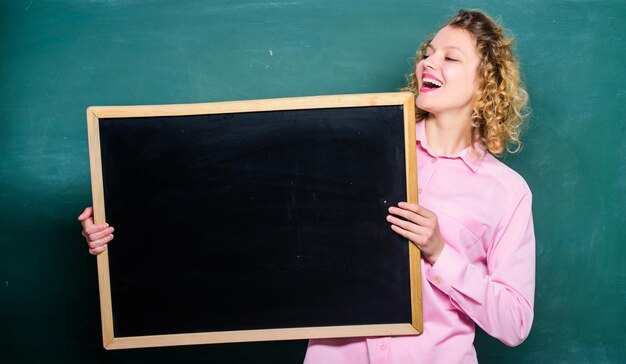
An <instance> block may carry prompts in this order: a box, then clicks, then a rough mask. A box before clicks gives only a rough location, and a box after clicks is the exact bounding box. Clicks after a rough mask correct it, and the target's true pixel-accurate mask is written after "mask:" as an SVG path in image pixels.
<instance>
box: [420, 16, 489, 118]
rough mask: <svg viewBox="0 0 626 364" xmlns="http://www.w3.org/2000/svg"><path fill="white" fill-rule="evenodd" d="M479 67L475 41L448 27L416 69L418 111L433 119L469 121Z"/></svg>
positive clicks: (429, 48) (464, 32)
mask: <svg viewBox="0 0 626 364" xmlns="http://www.w3.org/2000/svg"><path fill="white" fill-rule="evenodd" d="M479 64H480V58H479V55H478V50H477V49H476V40H475V39H474V37H473V36H472V35H471V34H470V33H469V32H467V31H466V30H463V29H459V28H453V27H450V26H446V27H445V28H443V29H441V30H440V31H439V33H437V35H436V36H435V38H433V40H432V41H431V42H430V44H429V45H428V48H427V49H426V52H425V53H424V58H423V59H422V60H421V61H420V62H419V63H418V64H417V66H416V69H415V75H416V76H417V81H418V87H419V93H418V96H417V99H416V105H417V107H418V108H420V109H422V110H425V111H428V112H429V113H431V114H433V115H435V116H437V115H438V114H443V113H446V114H452V115H454V114H455V113H459V114H458V115H459V116H461V117H463V118H468V117H470V116H471V113H472V106H473V105H472V101H473V97H474V95H475V94H476V92H477V91H478V87H479V83H480V79H479V76H478V66H479Z"/></svg>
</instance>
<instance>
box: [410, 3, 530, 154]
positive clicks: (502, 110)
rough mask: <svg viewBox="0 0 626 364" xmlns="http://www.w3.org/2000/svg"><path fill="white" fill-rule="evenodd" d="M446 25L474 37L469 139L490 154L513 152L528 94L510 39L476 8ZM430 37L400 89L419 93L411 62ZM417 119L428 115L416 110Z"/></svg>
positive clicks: (518, 145)
mask: <svg viewBox="0 0 626 364" xmlns="http://www.w3.org/2000/svg"><path fill="white" fill-rule="evenodd" d="M446 26H451V27H454V28H458V29H464V30H466V31H468V32H469V33H470V34H472V35H473V37H474V38H475V39H476V47H477V50H478V54H479V56H480V59H481V61H480V65H479V66H478V74H479V76H480V86H479V87H478V92H477V93H476V96H475V98H474V105H473V111H472V116H471V120H472V142H473V143H475V142H480V143H482V144H483V145H484V146H485V147H486V148H487V150H488V151H489V152H491V153H492V154H494V155H502V154H503V153H504V151H505V150H506V151H508V152H509V153H517V152H518V151H519V150H520V149H521V148H522V142H521V141H520V133H521V128H522V125H523V123H524V120H525V119H526V118H527V116H528V115H529V110H528V109H527V108H526V103H527V102H528V94H527V93H526V90H525V89H524V86H523V84H522V82H521V80H520V72H519V65H518V62H517V60H516V59H515V56H514V55H513V49H512V45H513V39H512V38H507V37H506V36H505V34H504V29H503V28H502V27H501V26H499V25H498V24H497V23H496V22H495V21H493V20H492V19H491V18H490V17H489V16H487V15H486V14H484V13H483V12H481V11H477V10H461V11H459V13H458V14H457V15H456V16H455V17H453V18H452V19H450V20H449V21H448V22H447V23H446ZM432 39H433V38H432V37H430V38H429V39H427V40H426V41H425V42H424V43H422V44H421V45H420V47H419V49H418V51H417V54H416V56H415V65H414V67H413V71H412V72H411V73H409V74H408V75H407V85H406V86H405V87H404V88H402V90H403V91H411V92H413V93H415V95H417V94H419V89H418V82H417V76H416V74H415V66H416V65H417V63H419V62H420V61H421V60H422V59H423V56H424V53H425V52H426V48H427V47H428V45H429V44H430V42H431V41H432ZM416 116H417V120H421V119H423V118H425V117H426V116H428V112H427V111H425V110H421V109H417V110H416Z"/></svg>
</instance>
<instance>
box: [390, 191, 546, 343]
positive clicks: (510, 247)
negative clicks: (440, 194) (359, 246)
mask: <svg viewBox="0 0 626 364" xmlns="http://www.w3.org/2000/svg"><path fill="white" fill-rule="evenodd" d="M513 201H514V203H512V206H511V208H510V209H509V211H507V213H506V214H505V216H504V217H503V218H502V220H501V222H500V224H499V225H498V227H497V228H496V232H495V237H494V241H493V242H492V243H491V244H490V246H489V249H488V251H487V267H486V270H485V267H484V265H478V264H471V263H470V262H469V261H468V260H467V258H466V257H465V255H464V254H463V253H462V252H458V251H456V250H455V249H454V248H453V247H452V246H451V245H449V244H445V242H443V240H442V239H441V236H440V233H439V227H438V223H437V218H436V215H435V214H434V213H432V212H430V211H428V212H430V213H431V214H432V215H433V216H434V218H432V217H431V218H430V219H425V218H424V215H425V216H428V213H427V212H426V213H421V214H418V213H416V211H418V209H421V210H425V209H424V208H423V207H420V206H417V205H412V204H406V203H402V204H400V205H399V206H398V208H395V207H394V208H392V209H390V210H389V211H390V213H392V214H394V215H398V216H401V217H402V218H403V220H401V219H398V218H396V217H393V216H390V217H388V218H387V220H388V221H389V222H391V223H392V224H394V225H392V228H393V229H394V231H396V232H398V233H399V234H400V235H402V236H404V237H406V238H407V239H409V240H411V241H413V242H414V243H416V245H417V246H418V247H419V248H420V249H421V250H422V251H423V253H424V257H425V258H426V259H427V260H428V261H429V262H430V263H431V264H432V266H431V268H430V269H427V270H426V272H425V277H426V279H428V281H429V282H430V283H431V284H432V285H433V286H435V287H437V288H438V289H439V290H441V291H442V292H444V293H445V294H447V295H448V296H449V297H450V301H451V303H452V304H453V305H454V306H455V307H456V308H458V309H459V310H461V311H462V312H464V313H465V314H467V315H468V316H469V317H470V318H471V319H472V320H473V321H474V322H476V323H477V324H478V325H479V326H480V327H481V328H483V330H485V331H486V332H487V333H488V334H489V335H491V336H493V337H495V338H497V339H499V340H500V341H502V342H503V343H505V344H507V345H509V346H516V345H519V344H521V343H522V342H523V341H524V340H525V339H526V337H527V336H528V334H529V332H530V327H531V325H532V321H533V304H534V292H535V235H534V229H533V221H532V211H531V205H532V196H531V193H530V191H529V190H527V189H525V190H524V192H522V193H520V195H519V197H517V198H516V199H514V200H513Z"/></svg>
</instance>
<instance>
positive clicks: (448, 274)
mask: <svg viewBox="0 0 626 364" xmlns="http://www.w3.org/2000/svg"><path fill="white" fill-rule="evenodd" d="M467 264H468V263H467V259H466V258H465V256H464V255H463V254H461V253H459V252H457V251H456V250H454V249H453V248H452V247H450V245H448V244H446V245H445V246H444V247H443V250H442V251H441V254H439V257H438V258H437V262H435V264H434V265H433V266H432V267H431V268H430V269H429V270H428V272H426V279H428V281H429V282H430V283H431V284H432V285H434V286H435V287H437V288H439V289H440V290H441V291H442V292H443V293H445V294H450V292H451V291H452V285H453V284H454V282H455V281H456V279H457V277H458V276H459V275H460V274H461V272H463V271H464V270H465V269H466V267H467Z"/></svg>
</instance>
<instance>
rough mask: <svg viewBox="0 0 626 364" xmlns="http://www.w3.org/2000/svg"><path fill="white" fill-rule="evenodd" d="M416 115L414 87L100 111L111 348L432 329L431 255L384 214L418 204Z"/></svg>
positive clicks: (95, 137)
mask: <svg viewBox="0 0 626 364" xmlns="http://www.w3.org/2000/svg"><path fill="white" fill-rule="evenodd" d="M413 113H414V110H413V96H412V95H411V94H410V93H393V94H368V95H343V96H320V97H309V98H293V99H277V100H255V101H240V102H228V103H212V104H194V105H165V106H141V107H138V106H136V107H91V108H89V109H88V122H89V131H90V153H91V159H92V183H93V191H94V207H95V209H96V215H95V217H96V220H97V222H100V221H105V220H106V221H107V222H109V223H110V224H111V225H112V226H115V228H116V234H115V236H116V238H115V242H114V243H112V244H110V246H109V249H108V251H107V252H106V253H105V254H102V255H100V257H99V260H98V264H99V272H100V290H101V302H102V315H103V333H104V344H105V347H107V348H111V349H115V348H130V347H144V346H165V345H183V344H198V343H216V342H233V341H260V340H283V339H302V338H314V337H345V336H373V335H407V334H417V333H419V332H421V307H420V305H421V300H420V299H419V298H420V293H419V288H420V287H419V282H420V280H419V255H418V252H417V250H416V249H415V247H414V246H413V245H412V244H410V243H408V242H407V241H406V240H403V239H402V238H401V237H400V236H399V235H397V234H395V233H394V232H393V231H392V230H391V229H390V228H389V225H388V223H387V222H386V220H385V216H386V215H387V208H388V207H389V206H390V205H394V204H397V203H398V202H399V201H407V200H408V201H413V202H415V200H416V194H415V191H414V190H415V189H416V182H415V181H416V175H415V173H416V171H415V165H416V164H415V155H414V148H415V147H414V123H415V120H414V117H413ZM105 216H106V219H105ZM416 253H417V254H416Z"/></svg>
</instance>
